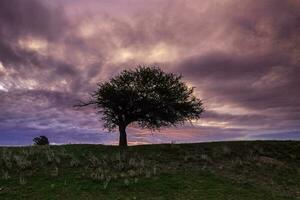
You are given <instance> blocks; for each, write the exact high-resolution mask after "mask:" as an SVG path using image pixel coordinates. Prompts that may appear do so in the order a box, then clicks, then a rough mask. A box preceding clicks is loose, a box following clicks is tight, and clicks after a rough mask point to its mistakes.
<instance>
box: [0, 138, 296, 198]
mask: <svg viewBox="0 0 300 200" xmlns="http://www.w3.org/2000/svg"><path fill="white" fill-rule="evenodd" d="M299 166H300V142H288V141H287V142H275V141H255V142H216V143H201V144H169V145H145V146H134V147H129V148H128V149H127V150H124V149H123V150H122V149H119V148H118V147H113V146H102V145H63V146H48V147H42V146H33V147H20V148H16V147H14V148H13V147H10V148H7V147H2V148H0V199H1V200H2V199H113V200H115V199H120V200H121V199H124V200H125V199H128V200H129V199H131V200H133V199H172V200H176V199H195V200H201V199H205V200H206V199H207V200H214V199H228V200H230V199H231V200H233V199H237V200H260V199H261V200H268V199H270V200H271V199H279V200H281V199H282V200H284V199H286V200H293V199H300V168H299Z"/></svg>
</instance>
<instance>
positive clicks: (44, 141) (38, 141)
mask: <svg viewBox="0 0 300 200" xmlns="http://www.w3.org/2000/svg"><path fill="white" fill-rule="evenodd" d="M33 142H34V144H35V145H48V144H49V140H48V138H47V137H46V136H43V135H41V136H39V137H35V138H34V139H33Z"/></svg>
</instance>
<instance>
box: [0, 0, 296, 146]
mask: <svg viewBox="0 0 300 200" xmlns="http://www.w3.org/2000/svg"><path fill="white" fill-rule="evenodd" d="M299 10H300V0H284V1H283V0H259V1H253V0H243V1H238V0H102V1H99V0H26V1H24V0H1V1H0V145H22V144H31V143H32V138H33V137H35V136H38V135H46V136H48V137H49V139H50V142H52V143H104V144H115V143H117V138H118V135H117V134H116V133H108V132H107V131H106V130H104V129H103V127H102V122H101V121H100V120H99V116H97V115H96V114H95V113H94V112H95V111H94V110H93V109H92V108H85V109H80V110H76V109H74V108H73V107H72V106H73V105H74V104H75V103H76V102H78V100H82V99H86V98H87V97H88V94H89V93H90V92H92V91H93V90H94V89H95V87H96V84H97V82H101V81H106V80H108V79H109V78H110V77H112V76H114V75H116V74H118V72H120V71H121V70H123V69H126V68H132V67H135V66H137V65H140V64H141V65H144V64H147V65H158V66H160V67H161V68H162V69H163V70H165V71H167V72H175V73H181V74H182V75H183V76H184V81H185V82H186V83H187V84H188V85H190V86H195V87H196V91H195V92H196V95H197V96H198V97H199V98H200V99H203V102H204V105H205V108H206V112H205V113H204V114H203V117H202V119H201V120H199V121H198V122H196V123H194V124H193V125H191V124H186V125H185V126H183V127H177V128H168V129H162V130H161V131H160V132H150V131H148V130H142V129H139V128H138V127H134V126H132V127H130V128H129V129H128V131H127V132H128V133H129V138H128V139H129V143H130V144H141V143H162V142H167V143H169V142H172V141H173V142H201V141H212V140H214V141H216V140H245V139H247V140H251V139H298V140H299V139H300V92H299V87H300V12H299Z"/></svg>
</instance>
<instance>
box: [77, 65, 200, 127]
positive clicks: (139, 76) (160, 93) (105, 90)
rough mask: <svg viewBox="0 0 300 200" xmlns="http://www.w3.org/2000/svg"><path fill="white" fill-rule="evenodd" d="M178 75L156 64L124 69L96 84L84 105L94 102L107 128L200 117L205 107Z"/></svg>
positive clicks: (151, 125) (179, 121)
mask: <svg viewBox="0 0 300 200" xmlns="http://www.w3.org/2000/svg"><path fill="white" fill-rule="evenodd" d="M181 78H182V76H181V75H175V74H173V73H165V72H163V71H162V70H161V69H159V68H158V67H147V66H146V67H143V66H139V67H138V68H136V69H134V70H124V71H123V72H121V73H120V74H119V75H117V76H116V77H114V78H112V79H111V80H109V81H108V82H104V83H99V84H98V88H97V90H96V91H95V92H94V93H93V94H92V95H91V97H92V99H91V100H90V102H88V103H86V104H83V105H89V104H95V105H96V107H97V108H98V109H99V112H100V113H102V116H103V117H102V120H103V121H104V122H105V127H106V128H108V129H109V130H112V129H114V128H116V126H125V127H126V126H127V125H128V124H130V123H133V122H136V123H137V124H138V125H139V126H140V127H142V128H150V129H158V128H160V127H164V126H171V125H176V124H182V123H184V121H186V120H193V119H199V118H200V114H201V113H202V112H203V110H204V109H203V106H202V102H201V101H200V100H199V99H197V98H196V97H195V96H193V90H194V88H189V87H188V86H187V85H186V84H185V83H184V82H182V81H181Z"/></svg>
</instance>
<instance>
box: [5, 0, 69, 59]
mask: <svg viewBox="0 0 300 200" xmlns="http://www.w3.org/2000/svg"><path fill="white" fill-rule="evenodd" d="M0 23H1V27H0V37H1V39H0V56H1V57H0V60H1V61H2V62H4V63H16V62H17V63H18V62H25V61H26V59H27V57H28V56H29V57H30V55H28V54H26V53H28V52H24V51H21V50H20V49H18V47H17V46H16V43H17V42H18V39H19V38H20V37H25V36H36V37H42V38H45V39H47V40H56V39H58V38H60V37H61V36H62V35H63V34H64V31H65V30H66V29H65V26H67V25H68V24H67V21H66V20H65V18H64V17H63V14H62V10H61V9H59V8H49V7H47V6H46V5H44V4H42V2H41V1H37V0H26V1H20V0H2V1H0Z"/></svg>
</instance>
